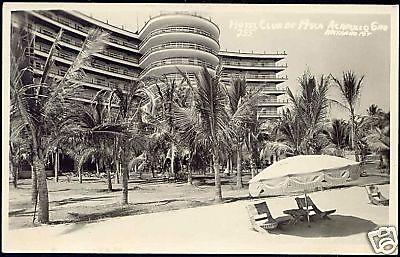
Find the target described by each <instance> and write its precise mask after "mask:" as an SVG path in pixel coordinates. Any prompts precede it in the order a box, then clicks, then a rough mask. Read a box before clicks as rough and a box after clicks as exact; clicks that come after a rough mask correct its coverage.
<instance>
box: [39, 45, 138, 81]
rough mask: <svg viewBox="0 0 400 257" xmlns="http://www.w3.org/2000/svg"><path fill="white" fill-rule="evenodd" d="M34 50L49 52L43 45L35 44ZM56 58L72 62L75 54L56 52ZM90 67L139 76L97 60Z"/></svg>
mask: <svg viewBox="0 0 400 257" xmlns="http://www.w3.org/2000/svg"><path fill="white" fill-rule="evenodd" d="M35 49H36V50H39V51H42V52H45V53H49V52H50V46H48V45H45V44H40V43H36V44H35ZM56 56H57V57H60V58H62V59H65V60H68V61H71V62H72V61H74V60H75V58H76V55H75V54H72V53H69V52H66V51H58V52H57V53H56ZM91 66H92V67H93V68H97V69H101V70H105V71H110V72H114V73H118V74H122V75H126V76H132V77H137V76H138V75H139V72H138V71H135V70H132V69H128V68H126V67H121V66H117V65H115V64H110V63H105V62H102V61H99V60H92V63H91Z"/></svg>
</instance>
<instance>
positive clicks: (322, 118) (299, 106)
mask: <svg viewBox="0 0 400 257" xmlns="http://www.w3.org/2000/svg"><path fill="white" fill-rule="evenodd" d="M299 84H300V91H299V94H298V95H297V96H295V95H294V94H293V92H292V91H291V90H290V88H288V96H289V100H290V102H291V104H292V105H293V112H294V113H293V114H294V120H293V121H295V122H296V123H298V124H297V125H296V126H298V128H299V129H300V130H301V129H303V130H305V131H304V132H303V133H304V138H303V140H304V141H303V142H302V143H304V150H305V153H306V154H307V153H311V151H312V146H311V145H312V144H314V143H315V142H314V139H316V138H318V136H317V134H320V133H321V132H322V128H323V126H324V124H325V123H326V114H327V110H328V107H329V99H328V98H327V93H328V87H329V79H328V78H327V77H325V76H324V75H322V76H321V77H320V79H319V82H318V81H317V79H316V78H315V77H314V76H313V75H311V73H310V71H308V70H307V71H306V72H304V73H303V75H302V76H301V77H300V78H299Z"/></svg>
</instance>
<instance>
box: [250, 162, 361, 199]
mask: <svg viewBox="0 0 400 257" xmlns="http://www.w3.org/2000/svg"><path fill="white" fill-rule="evenodd" d="M359 177H360V166H359V162H355V161H353V160H349V159H345V158H341V157H337V156H331V155H298V156H293V157H288V158H286V159H283V160H280V161H278V162H275V163H274V164H272V165H271V166H269V167H268V168H266V169H264V170H263V171H261V172H260V173H259V174H258V175H257V176H255V177H254V178H252V179H251V180H250V181H249V192H250V195H251V196H253V197H257V196H259V195H261V194H262V193H263V194H264V195H285V194H289V193H293V192H310V191H315V190H316V189H318V188H322V187H329V186H339V185H344V184H346V183H348V181H351V180H355V179H358V178H359Z"/></svg>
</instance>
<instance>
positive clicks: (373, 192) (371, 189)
mask: <svg viewBox="0 0 400 257" xmlns="http://www.w3.org/2000/svg"><path fill="white" fill-rule="evenodd" d="M366 188H367V192H368V194H369V195H371V196H379V195H380V192H379V188H378V187H377V186H375V185H371V186H366Z"/></svg>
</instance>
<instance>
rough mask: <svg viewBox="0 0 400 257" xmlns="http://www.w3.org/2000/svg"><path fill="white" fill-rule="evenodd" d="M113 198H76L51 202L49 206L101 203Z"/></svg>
mask: <svg viewBox="0 0 400 257" xmlns="http://www.w3.org/2000/svg"><path fill="white" fill-rule="evenodd" d="M112 197H113V196H97V197H77V198H72V197H70V198H67V199H63V200H60V201H51V202H50V203H51V204H55V205H58V206H59V205H65V204H70V203H77V202H84V201H102V200H104V199H109V198H112Z"/></svg>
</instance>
